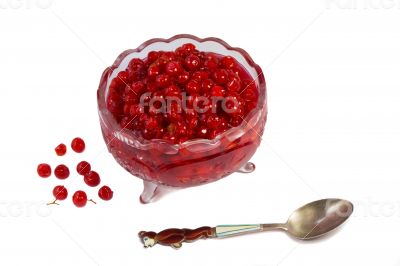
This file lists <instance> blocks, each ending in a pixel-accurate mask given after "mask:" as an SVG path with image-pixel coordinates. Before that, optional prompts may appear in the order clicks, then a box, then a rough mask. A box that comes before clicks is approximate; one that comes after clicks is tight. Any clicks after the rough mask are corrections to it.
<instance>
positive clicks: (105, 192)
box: [99, 186, 114, 200]
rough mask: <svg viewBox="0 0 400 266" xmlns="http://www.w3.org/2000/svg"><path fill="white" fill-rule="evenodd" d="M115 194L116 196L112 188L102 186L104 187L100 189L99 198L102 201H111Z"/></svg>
mask: <svg viewBox="0 0 400 266" xmlns="http://www.w3.org/2000/svg"><path fill="white" fill-rule="evenodd" d="M113 194H114V192H113V191H112V190H111V188H110V187H108V186H102V187H101V188H100V189H99V197H100V198H101V199H102V200H111V199H112V197H113Z"/></svg>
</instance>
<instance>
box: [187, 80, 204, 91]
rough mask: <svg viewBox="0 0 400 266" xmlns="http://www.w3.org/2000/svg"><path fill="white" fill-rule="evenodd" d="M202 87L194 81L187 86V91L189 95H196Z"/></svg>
mask: <svg viewBox="0 0 400 266" xmlns="http://www.w3.org/2000/svg"><path fill="white" fill-rule="evenodd" d="M200 88H201V85H200V83H199V82H198V81H196V80H194V79H192V80H191V81H189V82H188V83H187V84H186V91H187V92H188V93H189V94H195V93H199V92H200Z"/></svg>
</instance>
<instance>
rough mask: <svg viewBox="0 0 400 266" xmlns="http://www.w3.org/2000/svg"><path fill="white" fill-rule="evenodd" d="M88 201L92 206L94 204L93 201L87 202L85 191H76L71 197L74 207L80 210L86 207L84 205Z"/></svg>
mask: <svg viewBox="0 0 400 266" xmlns="http://www.w3.org/2000/svg"><path fill="white" fill-rule="evenodd" d="M88 201H91V202H93V203H94V204H96V202H94V201H93V200H91V199H90V200H88V197H87V195H86V192H85V191H82V190H78V191H76V192H75V193H74V195H73V196H72V202H73V203H74V205H75V206H76V207H78V208H82V207H85V206H86V203H87V202H88Z"/></svg>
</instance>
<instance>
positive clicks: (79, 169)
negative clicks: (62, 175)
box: [76, 161, 91, 175]
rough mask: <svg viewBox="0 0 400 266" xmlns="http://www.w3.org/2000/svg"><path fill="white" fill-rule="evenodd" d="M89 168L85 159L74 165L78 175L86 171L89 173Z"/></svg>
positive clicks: (84, 173)
mask: <svg viewBox="0 0 400 266" xmlns="http://www.w3.org/2000/svg"><path fill="white" fill-rule="evenodd" d="M90 170H91V166H90V163H88V162H86V161H81V162H80V163H78V165H77V166H76V171H77V172H78V174H80V175H86V174H87V173H89V172H90Z"/></svg>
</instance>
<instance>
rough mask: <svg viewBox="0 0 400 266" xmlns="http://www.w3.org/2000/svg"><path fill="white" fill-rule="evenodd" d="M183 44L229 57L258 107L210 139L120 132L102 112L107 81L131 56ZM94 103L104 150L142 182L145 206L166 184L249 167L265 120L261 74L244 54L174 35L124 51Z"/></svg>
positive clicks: (203, 180)
mask: <svg viewBox="0 0 400 266" xmlns="http://www.w3.org/2000/svg"><path fill="white" fill-rule="evenodd" d="M184 43H193V44H194V45H195V46H196V48H197V49H198V50H200V51H205V52H213V53H217V54H221V55H229V56H232V57H234V58H235V59H236V60H237V61H238V62H239V63H240V64H241V65H242V66H243V67H244V68H245V69H246V70H247V71H248V73H249V74H250V75H251V77H252V78H253V80H254V84H255V85H256V87H257V89H258V91H259V98H258V103H257V106H256V108H255V109H254V110H253V111H251V112H250V113H249V114H248V115H247V116H246V117H244V121H243V122H242V124H241V125H239V126H238V127H234V128H231V129H229V130H228V131H226V132H224V133H222V134H220V135H218V136H217V137H216V138H215V139H212V140H209V139H196V140H188V141H186V142H184V143H181V144H171V143H169V142H166V141H164V140H160V139H154V140H145V139H139V138H137V137H136V136H135V135H134V134H133V132H132V131H130V130H127V129H123V128H121V126H120V125H119V124H118V123H117V121H116V119H115V118H114V117H113V115H112V114H111V113H110V112H109V110H108V109H107V106H106V98H107V93H108V89H109V85H110V82H111V81H112V79H113V78H114V77H115V76H116V75H117V74H118V73H119V72H120V71H122V70H125V69H126V68H127V66H128V63H129V62H130V61H131V60H132V59H133V58H140V59H144V58H146V56H147V54H148V52H150V51H154V50H156V51H157V50H163V51H174V50H175V49H176V48H177V47H179V46H181V45H182V44H184ZM97 100H98V111H99V116H100V125H101V130H102V134H103V137H104V140H105V142H106V144H107V147H108V150H109V152H110V153H111V154H112V155H113V156H114V158H115V160H116V161H117V162H118V163H119V164H120V165H121V166H122V167H124V168H125V169H126V170H127V171H128V172H130V173H131V174H133V175H134V176H137V177H139V178H141V179H143V180H144V185H145V190H144V192H143V194H142V195H141V200H142V202H149V201H150V200H151V199H152V198H153V197H154V196H155V195H156V194H157V193H159V192H160V191H161V190H162V188H164V187H165V186H169V187H182V188H184V187H191V186H197V185H202V184H206V183H209V182H212V181H216V180H218V179H220V178H222V177H225V176H227V175H229V174H231V173H233V172H235V171H238V170H240V169H242V171H244V172H246V171H251V170H252V168H254V167H253V165H252V164H248V161H249V159H250V158H251V157H252V156H253V154H254V153H255V151H256V149H257V147H258V146H259V145H260V141H261V136H262V134H263V130H264V126H265V123H266V118H267V103H266V84H265V79H264V75H263V73H262V70H261V68H260V67H259V66H258V65H257V64H256V63H254V61H253V60H252V59H251V57H250V55H249V54H248V53H247V52H246V51H244V50H243V49H240V48H234V47H231V46H229V45H228V44H227V43H226V42H224V41H222V40H221V39H218V38H205V39H200V38H197V37H195V36H192V35H177V36H174V37H172V38H170V39H151V40H148V41H146V42H145V43H143V44H142V45H140V46H139V47H138V48H136V49H131V50H127V51H125V52H123V53H122V54H121V55H120V56H118V58H117V59H116V61H115V62H114V64H113V65H112V66H110V67H108V68H107V69H106V70H105V71H104V73H103V75H102V77H101V80H100V85H99V88H98V91H97Z"/></svg>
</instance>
